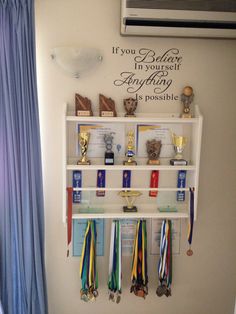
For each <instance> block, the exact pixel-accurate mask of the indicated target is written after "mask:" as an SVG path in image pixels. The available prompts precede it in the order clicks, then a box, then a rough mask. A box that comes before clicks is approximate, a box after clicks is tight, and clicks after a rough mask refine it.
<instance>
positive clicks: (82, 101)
mask: <svg viewBox="0 0 236 314" xmlns="http://www.w3.org/2000/svg"><path fill="white" fill-rule="evenodd" d="M75 115H76V116H86V117H87V116H92V115H93V111H92V105H91V100H89V99H88V98H87V97H83V96H81V95H79V94H75Z"/></svg>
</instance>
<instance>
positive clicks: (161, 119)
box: [63, 106, 203, 222]
mask: <svg viewBox="0 0 236 314" xmlns="http://www.w3.org/2000/svg"><path fill="white" fill-rule="evenodd" d="M122 115H123V114H121V113H120V114H119V113H118V116H117V117H99V116H96V113H95V116H91V117H90V116H89V117H78V116H73V115H72V114H71V111H70V110H69V107H67V106H66V107H65V116H64V117H63V125H64V132H63V134H64V135H63V143H64V144H63V150H64V160H63V169H64V170H63V174H64V180H63V181H64V183H63V198H64V200H63V203H64V206H63V222H66V216H67V194H66V187H68V186H72V172H73V171H75V170H81V171H82V174H83V180H82V181H83V185H82V187H81V188H74V191H81V193H82V197H83V195H85V194H86V195H85V196H86V197H88V198H90V200H89V201H91V203H90V205H91V206H92V207H93V206H94V207H96V204H98V206H99V207H101V208H102V207H104V208H105V210H104V213H80V212H79V209H80V208H82V207H83V204H73V219H90V218H111V219H125V218H127V219H132V218H158V219H164V218H173V219H175V218H183V219H184V218H188V216H189V215H188V207H189V206H188V203H189V195H188V194H189V193H188V191H189V188H190V187H194V188H195V203H194V207H195V219H196V217H197V200H198V180H199V165H200V150H201V136H202V121H203V118H202V115H201V114H200V111H199V108H198V106H195V109H194V118H189V119H187V118H185V119H183V118H180V117H179V114H178V113H171V114H138V115H137V117H134V118H133V117H131V118H129V117H124V116H122ZM85 123H86V124H98V123H99V124H106V123H109V124H113V123H119V124H122V125H123V127H124V128H125V129H126V128H128V129H130V128H135V127H136V125H140V124H148V125H152V124H154V125H159V124H160V125H161V124H166V127H167V128H171V125H173V126H174V125H178V126H180V127H181V128H182V130H183V136H186V137H187V138H188V145H187V146H186V151H185V154H186V159H187V160H188V162H189V165H187V166H171V165H170V164H169V159H165V158H163V159H162V158H161V164H160V165H158V166H155V165H152V166H150V165H147V160H146V159H145V158H138V157H137V158H136V160H137V163H138V164H137V165H136V166H126V165H123V164H122V163H123V159H124V158H123V159H122V158H116V159H115V164H114V165H112V166H111V165H109V166H107V165H104V164H103V158H90V156H88V157H89V159H90V160H91V165H77V161H78V159H79V156H78V154H76V146H77V147H78V133H77V130H78V125H80V124H85ZM97 170H106V172H107V184H106V187H105V188H97V187H96V172H97ZM124 170H131V171H132V177H133V178H132V185H131V188H129V190H138V191H141V192H142V196H141V197H140V198H139V199H138V200H137V202H136V204H138V212H136V213H124V212H122V207H123V205H125V203H124V200H123V199H122V198H121V197H120V196H118V193H117V192H119V191H121V190H127V188H126V189H125V188H121V180H122V172H123V171H124ZM152 170H159V173H160V175H159V177H160V178H161V180H159V187H158V188H156V189H154V188H149V178H150V173H151V171H152ZM179 170H186V171H187V182H186V187H185V188H181V189H180V188H177V187H176V183H177V173H178V171H179ZM101 190H102V191H105V193H106V194H105V197H102V198H97V197H96V191H101ZM150 190H152V191H158V197H157V198H150V197H149V191H150ZM177 191H185V193H186V200H185V201H184V202H183V203H179V202H178V203H176V202H175V195H176V192H177ZM84 193H85V194H84ZM159 202H160V204H159ZM146 203H148V204H150V207H149V208H148V207H146V206H145V205H143V204H146ZM113 204H116V205H115V206H114V205H113ZM117 204H118V205H119V204H120V206H118V208H117ZM163 204H165V205H170V206H172V205H173V206H176V205H177V206H176V207H178V212H173V213H169V212H167V213H163V212H158V211H157V207H158V205H163ZM142 208H145V210H142Z"/></svg>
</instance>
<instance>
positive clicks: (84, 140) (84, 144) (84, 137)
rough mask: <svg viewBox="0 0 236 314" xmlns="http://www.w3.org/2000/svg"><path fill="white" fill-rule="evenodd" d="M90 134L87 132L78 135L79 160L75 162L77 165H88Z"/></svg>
mask: <svg viewBox="0 0 236 314" xmlns="http://www.w3.org/2000/svg"><path fill="white" fill-rule="evenodd" d="M89 137H90V134H89V133H88V132H81V133H79V145H80V149H81V155H82V156H81V158H80V160H79V161H78V162H77V164H78V165H90V163H91V162H90V160H88V158H87V151H88V143H89Z"/></svg>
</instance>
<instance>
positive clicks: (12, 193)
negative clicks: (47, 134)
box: [0, 0, 48, 314]
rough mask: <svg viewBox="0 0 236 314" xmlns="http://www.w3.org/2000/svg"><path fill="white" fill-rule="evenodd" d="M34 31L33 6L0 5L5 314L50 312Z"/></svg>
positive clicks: (23, 0)
mask: <svg viewBox="0 0 236 314" xmlns="http://www.w3.org/2000/svg"><path fill="white" fill-rule="evenodd" d="M34 28H35V26H34V1H33V0H0V300H1V301H0V302H1V303H2V307H3V310H4V314H47V312H48V311H47V293H46V279H45V267H44V206H43V188H42V170H41V169H42V167H41V148H40V128H39V113H38V101H37V84H36V62H35V29H34ZM0 313H1V304H0Z"/></svg>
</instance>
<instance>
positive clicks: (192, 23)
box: [121, 0, 236, 38]
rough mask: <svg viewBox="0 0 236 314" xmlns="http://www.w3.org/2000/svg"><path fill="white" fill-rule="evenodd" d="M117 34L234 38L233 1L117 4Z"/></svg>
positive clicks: (145, 0) (168, 0)
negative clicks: (118, 14)
mask: <svg viewBox="0 0 236 314" xmlns="http://www.w3.org/2000/svg"><path fill="white" fill-rule="evenodd" d="M121 34H122V35H140V36H171V37H208V38H217V37H219V38H236V1H235V0H224V1H222V0H121Z"/></svg>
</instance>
